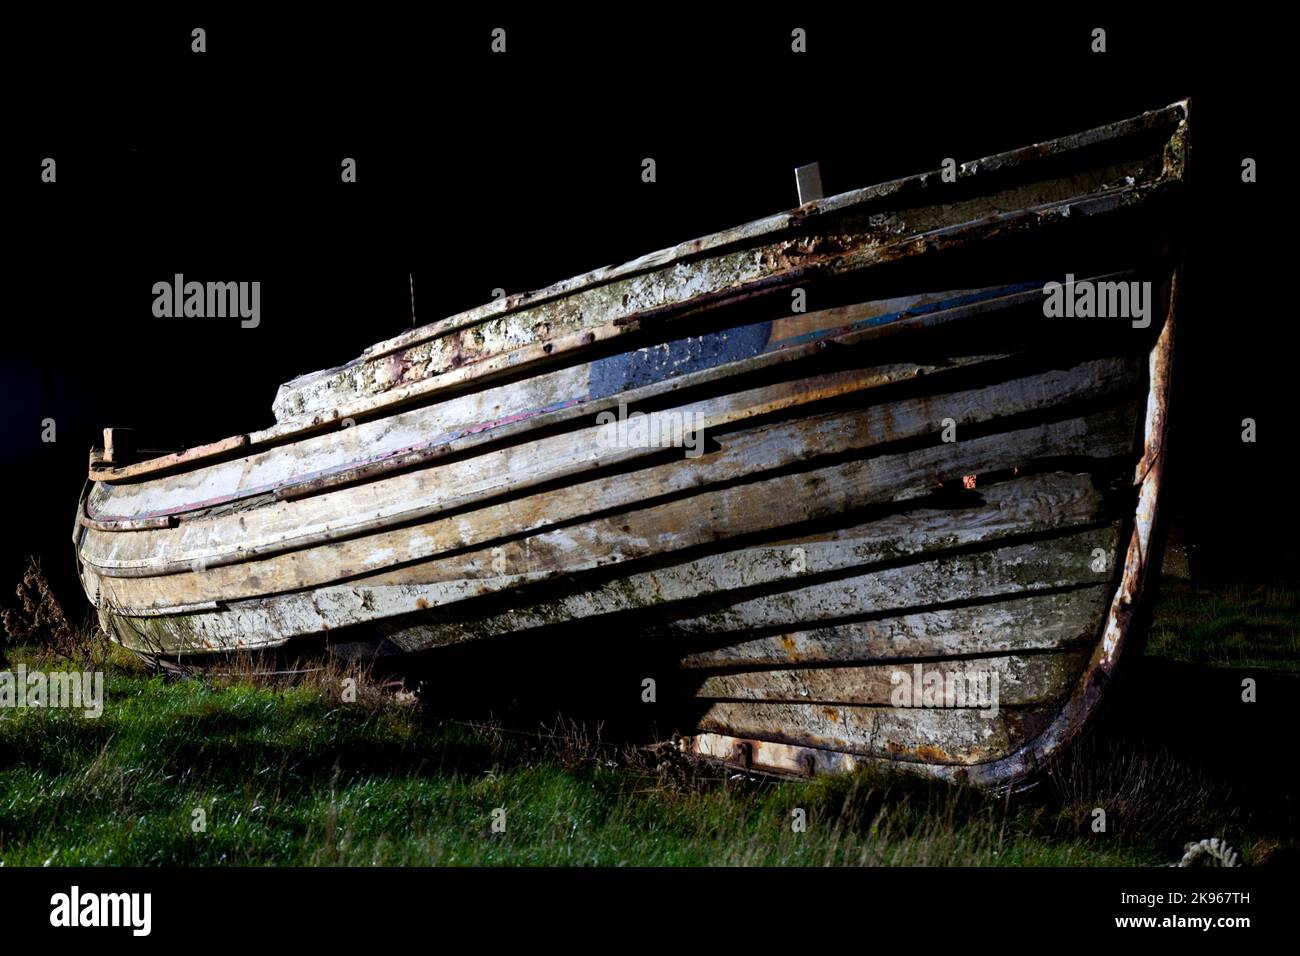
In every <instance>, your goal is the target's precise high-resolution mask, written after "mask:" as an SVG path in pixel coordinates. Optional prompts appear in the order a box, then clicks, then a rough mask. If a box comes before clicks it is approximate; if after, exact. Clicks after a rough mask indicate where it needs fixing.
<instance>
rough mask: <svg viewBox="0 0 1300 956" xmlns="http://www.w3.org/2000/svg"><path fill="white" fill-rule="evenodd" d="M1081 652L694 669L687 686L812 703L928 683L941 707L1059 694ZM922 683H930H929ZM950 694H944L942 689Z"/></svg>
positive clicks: (902, 695)
mask: <svg viewBox="0 0 1300 956" xmlns="http://www.w3.org/2000/svg"><path fill="white" fill-rule="evenodd" d="M1087 658H1088V653H1087V651H1085V650H1072V651H1061V652H1057V653H1049V654H1033V655H1029V656H1008V657H983V658H962V659H961V660H956V661H952V660H948V661H926V662H924V663H922V662H916V663H892V664H876V665H870V666H847V667H799V668H789V667H787V668H775V669H764V670H742V671H735V672H731V673H720V674H719V673H710V674H704V673H701V674H700V678H701V679H700V680H699V683H698V684H697V685H695V686H692V687H690V688H689V689H688V690H689V692H690V693H691V694H692V695H693V696H694V697H696V698H699V699H703V700H731V701H735V700H756V701H787V702H794V703H814V704H869V705H873V706H890V705H892V704H893V703H894V702H895V701H897V700H900V699H902V700H906V701H909V703H910V702H911V701H912V700H914V699H924V698H914V697H912V696H910V692H911V691H912V688H914V687H915V688H917V689H918V690H917V693H918V694H920V693H921V689H923V688H927V687H928V688H930V689H931V690H932V692H933V693H934V694H935V695H936V697H935V699H937V700H939V701H941V702H943V703H945V704H946V705H947V706H965V707H975V708H981V707H983V708H987V707H990V706H991V705H993V704H996V705H998V706H1008V707H1014V706H1023V705H1026V704H1043V703H1050V702H1051V701H1054V700H1059V699H1060V698H1061V697H1063V696H1064V695H1065V694H1066V693H1067V692H1068V691H1069V690H1070V687H1071V685H1072V684H1073V683H1074V682H1075V681H1076V680H1078V677H1079V674H1080V673H1082V671H1083V664H1084V662H1085V661H1086V660H1087ZM930 682H934V683H933V686H931V683H930ZM945 694H950V695H951V700H952V701H953V703H949V700H950V698H949V697H945V696H943V695H945Z"/></svg>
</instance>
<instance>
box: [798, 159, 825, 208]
mask: <svg viewBox="0 0 1300 956" xmlns="http://www.w3.org/2000/svg"><path fill="white" fill-rule="evenodd" d="M794 181H795V185H796V186H797V187H798V188H799V205H801V206H806V205H808V203H810V202H814V201H815V200H818V199H822V198H824V197H823V194H822V167H821V163H809V164H808V165H807V166H799V167H798V168H796V169H795V171H794Z"/></svg>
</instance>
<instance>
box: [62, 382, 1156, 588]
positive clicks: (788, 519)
mask: <svg viewBox="0 0 1300 956" xmlns="http://www.w3.org/2000/svg"><path fill="white" fill-rule="evenodd" d="M1134 414H1135V411H1134V410H1133V409H1132V408H1131V407H1129V404H1128V403H1126V404H1125V405H1123V406H1119V407H1117V408H1116V409H1112V410H1109V411H1106V412H1099V413H1095V414H1093V415H1090V416H1087V417H1085V418H1083V419H1074V420H1070V421H1065V422H1052V423H1047V424H1043V425H1038V426H1031V427H1029V428H1024V429H1019V430H1017V431H1014V432H1008V433H1004V434H994V435H986V436H984V437H982V438H974V439H968V440H966V441H959V442H953V443H940V444H938V445H935V446H931V447H928V448H921V449H918V450H916V451H911V452H905V453H901V454H895V455H882V456H879V457H876V458H870V459H865V460H863V459H857V460H852V461H849V462H846V463H844V464H841V465H834V466H830V467H827V468H822V469H817V470H814V471H811V472H795V473H788V474H777V475H776V476H774V477H772V478H770V479H768V480H766V481H761V482H752V483H746V484H741V485H734V486H726V485H724V486H723V487H720V488H718V489H716V490H702V491H701V492H700V494H698V495H696V496H694V497H690V498H679V499H676V500H671V501H668V502H666V503H664V504H661V505H653V506H651V507H650V513H649V514H646V515H644V516H643V518H644V521H643V522H642V523H640V525H639V526H640V527H645V528H647V529H653V531H652V533H653V538H651V539H649V540H645V539H643V540H645V543H644V544H643V545H642V553H650V554H656V553H668V552H671V551H674V550H679V549H681V548H685V547H691V546H694V545H698V544H703V543H707V542H710V541H717V540H720V539H722V538H727V537H731V536H735V535H741V534H752V533H754V532H756V531H757V530H759V529H762V528H765V527H766V528H771V527H781V526H784V525H792V524H797V523H800V522H809V521H816V520H820V519H825V518H830V517H834V516H836V515H840V514H842V513H844V512H846V511H851V510H853V509H855V508H861V507H864V506H866V505H870V504H879V503H882V502H888V501H897V500H904V499H907V498H913V497H919V496H922V495H925V494H927V493H929V492H930V491H931V490H932V489H933V488H934V486H935V485H937V484H940V483H942V482H943V481H944V480H949V479H952V478H954V477H961V476H962V475H966V474H972V473H980V472H991V471H1002V470H1005V469H1008V468H1010V467H1012V466H1025V465H1028V464H1030V463H1031V462H1033V461H1035V460H1037V459H1040V458H1044V457H1056V456H1061V455H1070V454H1080V453H1083V452H1085V451H1088V452H1091V453H1092V454H1094V455H1096V456H1098V457H1099V458H1111V457H1114V456H1116V455H1119V454H1123V453H1124V452H1125V451H1126V450H1128V449H1129V448H1130V447H1131V442H1132V439H1131V426H1130V423H1131V422H1132V420H1133V415H1134ZM868 419H869V416H868ZM868 419H864V417H863V416H861V415H858V414H853V413H836V414H832V415H828V416H824V418H823V419H822V420H817V421H810V422H800V423H797V425H795V426H793V427H791V426H773V427H772V428H771V429H756V430H755V431H754V432H751V433H742V434H739V435H737V436H736V439H737V441H736V443H735V445H734V446H732V447H730V448H728V447H726V446H724V448H723V453H721V454H718V455H717V456H706V457H701V458H694V459H691V458H687V459H683V460H681V461H678V462H675V463H672V464H671V465H665V466H661V468H663V469H664V474H662V475H661V476H655V477H660V478H661V481H653V480H651V481H650V483H649V484H647V485H644V486H641V485H639V483H638V481H637V480H636V479H637V478H638V477H640V478H642V479H644V478H645V473H642V474H641V475H640V476H637V475H615V476H610V477H608V478H604V479H599V480H597V481H595V482H588V483H583V484H580V485H577V486H574V487H573V488H572V489H570V491H571V494H572V495H573V500H574V501H575V502H576V503H580V504H582V505H583V506H585V507H586V508H588V509H589V512H582V513H599V512H601V511H604V510H606V507H607V506H606V505H605V501H608V500H609V499H611V498H612V499H613V500H614V502H615V503H616V504H617V505H618V506H621V507H622V508H624V509H628V510H629V511H632V512H637V511H643V510H645V509H644V508H642V507H638V505H641V504H642V503H643V502H645V501H647V500H649V499H652V498H654V497H656V496H657V495H662V494H663V493H664V491H665V490H671V488H672V487H673V486H675V487H676V488H680V489H689V488H694V487H701V488H706V487H707V486H706V480H708V479H710V478H712V479H714V480H722V479H725V478H731V477H741V476H748V475H753V474H761V473H763V472H764V471H768V470H775V469H779V468H780V467H781V466H782V465H783V464H788V463H792V462H800V461H803V460H806V459H807V458H809V457H812V456H813V455H815V454H828V453H835V452H837V451H841V450H843V448H844V447H846V446H845V444H843V443H845V442H847V443H848V444H847V447H848V448H852V447H854V444H853V443H854V442H855V440H856V439H858V438H860V437H861V435H860V432H859V426H862V425H863V424H864V422H865V421H867V420H868ZM867 430H868V433H869V434H870V432H871V429H870V428H868V429H867ZM738 448H744V449H745V450H743V451H738V450H737V449H738ZM648 471H651V470H650V469H647V472H648ZM719 472H721V474H720V475H719ZM702 476H703V477H702ZM665 486H668V487H667V488H665ZM543 507H545V504H543ZM510 508H511V509H512V510H513V512H514V521H515V526H516V527H518V526H520V525H523V526H530V525H531V526H534V527H536V526H537V524H538V522H539V521H548V520H552V519H551V518H550V517H549V515H550V514H552V512H550V511H549V510H547V511H545V512H543V513H542V514H541V515H540V516H539V515H537V514H536V513H533V514H531V515H530V512H529V510H528V506H527V501H524V502H512V503H511V505H510ZM507 514H509V512H507ZM521 519H522V520H521ZM441 524H442V523H441V522H439V521H434V522H428V523H425V524H420V525H414V526H409V527H402V528H398V529H394V530H390V531H384V532H380V533H378V534H374V535H368V536H366V537H363V538H356V539H350V540H347V541H340V542H337V543H333V544H326V545H318V546H316V547H312V548H306V549H303V550H301V551H294V552H289V553H286V554H280V555H275V556H273V557H270V558H264V559H261V560H256V561H250V562H247V563H245V564H231V565H223V566H221V567H215V568H207V569H202V570H192V571H187V572H182V573H178V574H172V575H166V576H162V577H152V578H128V577H114V578H109V577H103V578H102V582H101V587H102V588H103V590H104V592H105V593H106V594H107V595H108V596H110V597H111V599H112V600H113V601H114V602H115V603H117V604H118V605H119V606H122V607H126V608H161V607H167V606H169V605H185V604H192V603H195V602H198V601H205V600H214V599H216V600H239V599H241V598H247V597H253V596H256V595H259V594H273V593H277V592H280V591H288V590H295V589H298V588H305V587H318V586H321V585H324V584H328V583H330V582H332V581H337V580H340V579H344V578H349V577H359V576H362V575H365V574H374V573H377V572H381V571H383V570H385V569H386V568H389V567H391V566H393V565H397V564H402V563H406V562H414V561H419V560H424V559H427V558H429V557H432V556H434V555H435V554H437V553H438V552H439V551H442V550H444V549H445V547H446V545H445V542H446V540H447V539H446V534H445V533H446V531H447V530H448V529H447V528H446V527H440V525H441ZM450 524H451V526H452V527H454V529H455V530H456V532H457V533H458V534H459V536H460V538H461V541H462V542H464V543H469V542H471V541H481V540H482V539H481V538H477V537H476V536H477V535H479V534H481V533H482V528H481V526H480V524H479V522H478V521H476V520H474V518H473V517H472V516H470V515H458V516H457V517H456V518H454V519H453V520H452V521H451V522H450ZM629 527H630V524H629ZM99 533H101V532H95V531H91V530H88V531H87V536H88V537H89V536H90V535H93V534H99ZM137 533H138V534H155V533H157V532H137ZM629 533H630V532H629ZM440 539H441V540H440ZM83 560H84V559H83ZM85 563H87V564H89V563H90V562H89V561H86V562H85ZM95 570H96V573H100V572H99V569H97V568H96V569H95Z"/></svg>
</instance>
